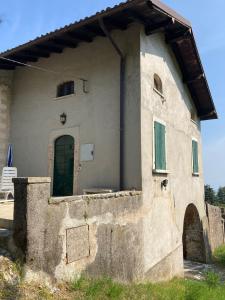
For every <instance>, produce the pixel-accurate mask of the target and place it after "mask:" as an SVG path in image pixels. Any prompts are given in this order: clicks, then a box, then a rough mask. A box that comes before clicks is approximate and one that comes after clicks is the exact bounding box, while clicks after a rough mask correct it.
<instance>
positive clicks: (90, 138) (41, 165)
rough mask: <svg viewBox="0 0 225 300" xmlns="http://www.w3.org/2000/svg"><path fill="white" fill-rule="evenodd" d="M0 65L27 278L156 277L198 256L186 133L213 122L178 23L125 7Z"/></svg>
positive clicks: (157, 9) (200, 220) (173, 16)
mask: <svg viewBox="0 0 225 300" xmlns="http://www.w3.org/2000/svg"><path fill="white" fill-rule="evenodd" d="M1 57H4V59H2V58H1V60H0V69H1V73H0V74H1V77H0V109H1V110H0V122H1V123H0V124H1V127H0V130H1V135H0V137H1V149H0V163H1V168H2V167H3V166H4V163H5V158H6V151H7V147H8V144H9V143H11V144H12V145H13V151H14V165H15V166H16V167H17V168H18V175H19V176H20V177H25V178H22V179H20V178H19V179H16V180H15V197H16V203H15V224H14V239H15V243H16V245H17V247H18V248H20V249H21V250H22V251H24V252H25V253H26V262H27V264H28V266H30V269H31V270H34V271H42V272H44V273H45V274H49V275H51V276H54V277H56V278H65V277H67V276H68V277H71V276H72V275H74V274H77V275H80V274H81V273H82V272H86V273H88V274H90V275H92V274H95V275H107V276H112V277H114V278H116V279H119V280H124V281H127V280H139V279H143V278H150V279H152V280H158V279H169V278H172V277H173V276H180V275H182V273H183V258H187V259H194V260H199V261H206V260H207V259H208V258H209V247H208V246H209V243H210V242H209V237H208V218H207V214H206V208H205V203H204V182H203V170H202V144H201V123H200V122H201V121H204V120H210V119H216V118H217V113H216V110H215V107H214V104H213V100H212V97H211V94H210V90H209V87H208V84H207V80H206V76H205V73H204V70H203V67H202V64H201V61H200V57H199V53H198V50H197V47H196V43H195V39H194V36H193V33H192V28H191V25H190V23H189V22H188V21H187V20H185V19H184V18H182V17H181V16H180V15H178V14H177V13H176V12H174V11H172V10H171V9H169V8H168V7H167V6H165V5H164V4H162V3H161V2H160V1H158V0H151V1H147V0H145V1H143V0H130V1H126V2H125V3H121V4H120V5H117V6H115V7H114V8H111V9H107V10H105V11H103V12H100V13H97V14H96V15H94V16H91V17H89V18H85V19H84V20H80V21H79V22H75V23H74V24H71V25H69V26H66V27H64V28H62V29H58V30H56V31H55V32H52V33H49V34H47V35H44V36H41V37H39V38H37V39H35V40H33V41H30V42H28V43H27V44H24V45H21V46H18V47H16V48H14V49H12V50H8V51H6V52H4V53H2V54H1ZM28 65H32V66H28ZM34 177H37V178H34ZM44 177H45V178H44ZM46 177H47V178H46ZM49 178H51V183H50V179H49ZM96 189H97V190H96ZM101 190H105V191H108V190H109V191H112V192H111V193H109V194H100V195H90V196H88V195H86V196H85V195H84V196H82V195H83V194H84V193H85V192H91V191H92V192H95V191H101ZM125 191H127V192H125ZM129 191H130V192H129ZM21 195H22V197H21ZM49 199H50V200H49ZM25 215H26V217H27V218H26V219H24V218H23V217H24V216H25Z"/></svg>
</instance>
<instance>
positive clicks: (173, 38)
mask: <svg viewBox="0 0 225 300" xmlns="http://www.w3.org/2000/svg"><path fill="white" fill-rule="evenodd" d="M190 36H191V29H187V30H182V31H179V32H177V33H175V34H173V35H170V34H166V43H167V44H173V43H177V42H180V41H183V40H185V39H188V38H190Z"/></svg>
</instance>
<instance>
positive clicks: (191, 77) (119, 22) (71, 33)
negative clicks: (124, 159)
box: [0, 0, 217, 120]
mask: <svg viewBox="0 0 225 300" xmlns="http://www.w3.org/2000/svg"><path fill="white" fill-rule="evenodd" d="M100 18H101V19H103V20H104V23H105V24H106V25H107V28H108V30H109V31H111V30H114V29H121V30H126V28H127V26H128V25H129V24H131V23H132V22H139V23H141V24H142V25H143V26H144V27H145V32H146V34H147V35H150V34H153V33H155V32H164V33H165V39H166V42H167V43H168V44H170V45H171V48H172V50H173V52H174V54H175V56H176V58H177V61H178V63H179V66H180V68H181V71H182V74H183V80H184V82H185V83H186V84H187V85H188V88H189V90H190V93H191V95H192V98H193V101H194V103H195V105H196V108H197V111H198V115H199V117H200V119H201V120H208V119H215V118H217V113H216V109H215V106H214V103H213V100H212V96H211V93H210V90H209V86H208V83H207V80H206V76H205V73H204V70H203V66H202V63H201V60H200V57H199V53H198V50H197V46H196V43H195V39H194V35H193V33H192V29H191V24H190V23H189V21H187V20H186V19H184V18H183V17H182V16H180V15H179V14H177V13H176V12H175V11H173V10H172V9H170V8H169V7H168V6H166V5H164V4H163V3H162V2H160V1H159V0H149V1H148V0H128V1H126V2H122V3H120V4H118V5H115V6H114V7H112V8H107V9H105V10H102V11H100V12H98V13H96V14H95V15H93V16H91V17H87V18H84V19H81V20H79V21H76V22H75V23H72V24H70V25H67V26H65V27H63V28H60V29H57V30H55V31H53V32H49V33H47V34H45V35H42V36H40V37H38V38H36V39H34V40H32V41H29V42H28V43H26V44H23V45H20V46H18V47H16V48H13V49H10V50H7V51H5V52H3V53H1V54H0V56H1V57H5V58H7V59H10V60H15V61H17V62H12V61H7V60H3V59H0V69H6V70H11V69H15V68H16V67H17V66H20V63H18V62H21V63H28V62H35V61H37V60H38V59H39V58H40V57H49V56H50V54H51V53H53V52H55V53H61V52H62V51H63V49H64V48H66V47H71V48H75V47H77V46H78V45H79V43H80V42H88V43H89V42H92V41H93V39H94V38H95V37H96V36H105V34H104V32H103V31H102V29H101V27H100V26H99V19H100Z"/></svg>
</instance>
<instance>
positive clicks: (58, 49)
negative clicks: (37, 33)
mask: <svg viewBox="0 0 225 300" xmlns="http://www.w3.org/2000/svg"><path fill="white" fill-rule="evenodd" d="M36 48H37V49H40V50H44V51H47V52H48V53H51V52H55V53H62V52H63V47H58V46H57V47H56V46H54V45H48V44H47V43H46V44H41V45H37V46H36Z"/></svg>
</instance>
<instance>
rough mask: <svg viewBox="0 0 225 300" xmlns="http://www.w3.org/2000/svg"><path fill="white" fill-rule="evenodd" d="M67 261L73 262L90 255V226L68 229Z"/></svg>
mask: <svg viewBox="0 0 225 300" xmlns="http://www.w3.org/2000/svg"><path fill="white" fill-rule="evenodd" d="M66 250H67V263H71V262H74V261H77V260H80V259H82V258H85V257H88V256H89V255H90V245H89V226H88V225H84V226H80V227H75V228H70V229H67V230H66Z"/></svg>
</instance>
